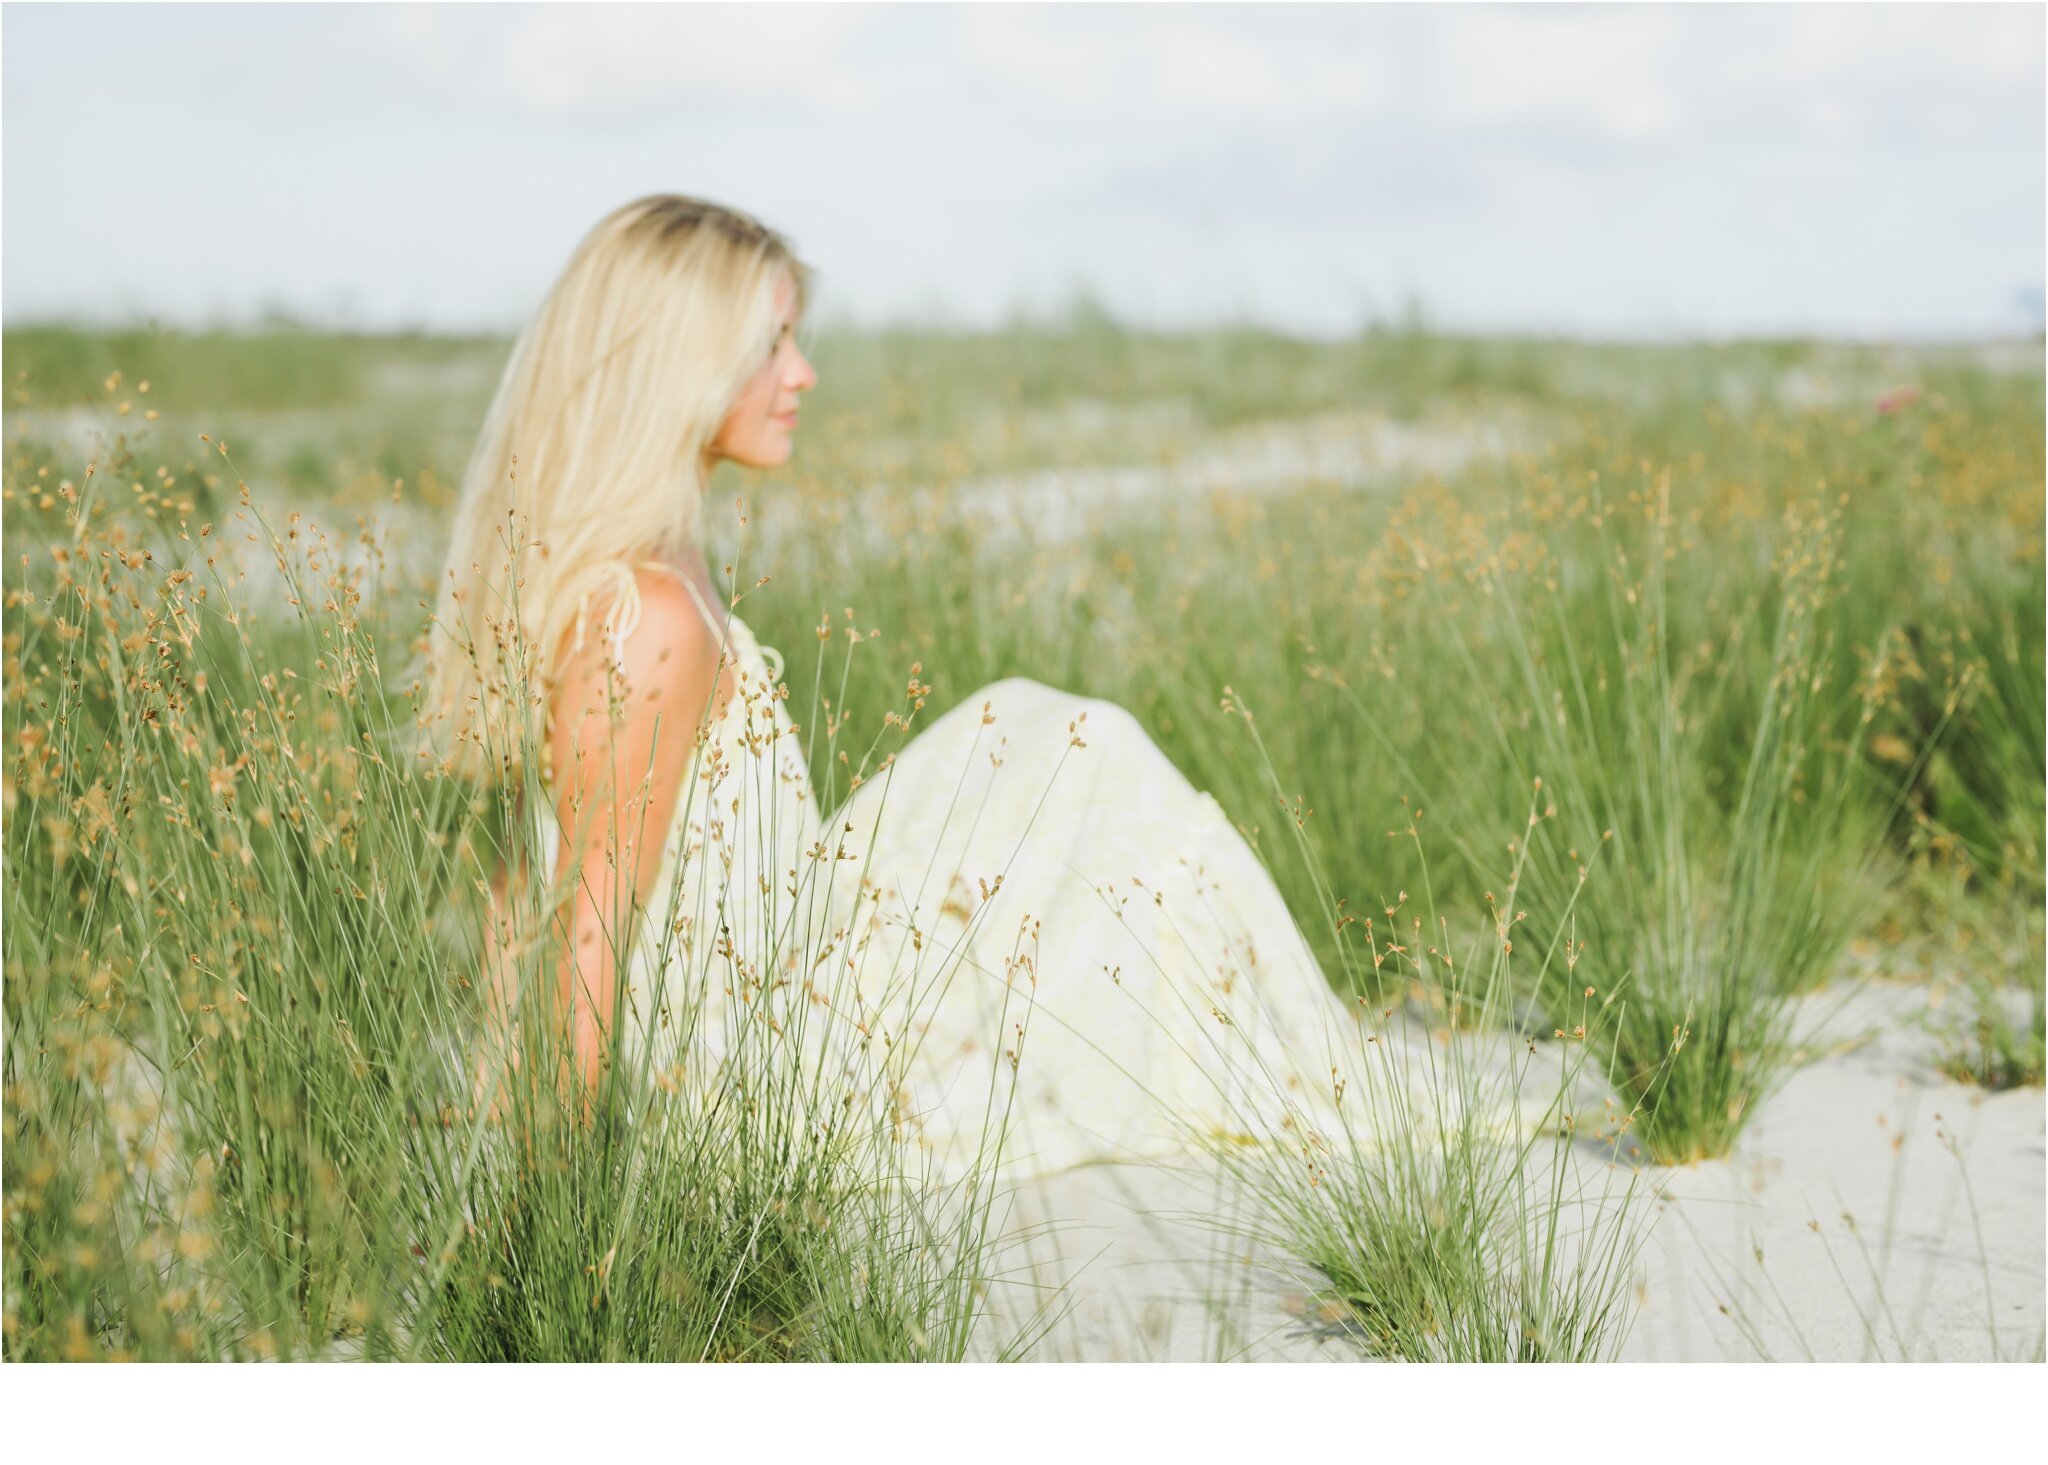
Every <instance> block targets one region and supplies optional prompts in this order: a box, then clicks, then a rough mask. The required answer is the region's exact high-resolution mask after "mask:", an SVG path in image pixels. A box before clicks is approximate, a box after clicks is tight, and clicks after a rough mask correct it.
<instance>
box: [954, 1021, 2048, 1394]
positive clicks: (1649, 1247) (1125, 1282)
mask: <svg viewBox="0 0 2048 1465" xmlns="http://www.w3.org/2000/svg"><path fill="white" fill-rule="evenodd" d="M1927 1006H1928V996H1927V991H1926V990H1925V989H1922V988H1915V987H1897V986H1881V985H1880V986H1872V987H1868V988H1865V989H1863V990H1862V991H1860V992H1858V993H1856V994H1855V995H1854V996H1853V997H1852V998H1850V999H1849V1000H1848V1001H1847V1002H1846V1004H1844V1003H1843V1002H1842V999H1841V998H1839V997H1825V996H1824V997H1823V998H1821V999H1817V1000H1815V1001H1811V1002H1809V1003H1807V1004H1805V1006H1804V1008H1803V1009H1802V1010H1803V1013H1804V1015H1805V1017H1806V1019H1807V1024H1808V1028H1809V1030H1811V1031H1815V1032H1818V1031H1819V1029H1820V1023H1819V1021H1818V1019H1819V1017H1820V1015H1821V1014H1822V1013H1823V1012H1824V1011H1825V1010H1826V1009H1828V1008H1831V1007H1833V1008H1838V1009H1839V1010H1838V1011H1836V1012H1835V1013H1834V1014H1833V1016H1832V1018H1831V1019H1830V1020H1829V1021H1828V1022H1827V1024H1826V1028H1827V1032H1828V1033H1829V1034H1832V1035H1835V1036H1839V1037H1845V1038H1846V1037H1849V1036H1850V1035H1853V1034H1856V1033H1858V1032H1861V1033H1863V1034H1864V1035H1865V1037H1866V1039H1867V1041H1864V1042H1863V1043H1862V1044H1861V1046H1858V1047H1856V1048H1854V1049H1853V1050H1851V1051H1842V1052H1837V1053H1835V1054H1834V1055H1833V1056H1829V1057H1824V1058H1822V1059H1820V1060H1818V1061H1816V1062H1814V1063H1812V1064H1810V1065H1808V1066H1807V1067H1805V1068H1803V1069H1801V1070H1800V1071H1799V1072H1797V1073H1796V1074H1795V1075H1793V1077H1792V1078H1791V1080H1790V1081H1789V1082H1788V1083H1787V1085H1786V1086H1785V1087H1784V1088H1783V1089H1782V1090H1781V1091H1780V1092H1779V1093H1778V1095H1777V1096H1776V1097H1774V1098H1773V1099H1772V1100H1770V1101H1769V1102H1768V1103H1766V1104H1765V1106H1764V1107H1763V1109H1762V1110H1760V1111H1759V1113H1758V1114H1757V1116H1756V1118H1755V1119H1754V1121H1752V1123H1751V1125H1750V1127H1749V1129H1748V1130H1747V1132H1746V1133H1745V1134H1744V1136H1743V1138H1742V1140H1741V1142H1740V1144H1739V1145H1738V1147H1737V1151H1736V1153H1735V1155H1734V1156H1733V1158H1731V1159H1729V1160H1727V1161H1721V1162H1714V1163H1708V1164H1701V1165H1697V1166H1693V1167H1687V1168H1680V1169H1654V1168H1652V1169H1645V1170H1644V1171H1643V1172H1642V1179H1643V1188H1642V1190H1641V1191H1640V1192H1639V1195H1640V1196H1641V1200H1640V1201H1639V1202H1638V1204H1637V1206H1636V1215H1637V1217H1638V1224H1640V1225H1641V1226H1643V1227H1646V1228H1647V1237H1646V1240H1645V1244H1644V1246H1643V1249H1642V1252H1641V1254H1640V1256H1639V1258H1638V1264H1637V1267H1636V1269H1635V1270H1636V1283H1635V1286H1634V1287H1633V1288H1632V1289H1631V1291H1632V1297H1631V1299H1630V1303H1629V1307H1628V1311H1629V1312H1630V1314H1631V1331H1630V1333H1629V1336H1628V1339H1627V1342H1626V1345H1625V1347H1624V1348H1623V1350H1622V1353H1621V1356H1622V1357H1623V1358H1624V1359H1630V1360H1664V1361H1673V1360H1744V1359H1755V1358H1758V1357H1760V1356H1762V1357H1769V1358H1775V1359H1805V1358H1809V1357H1811V1358H1816V1359H1822V1360H1846V1361H1853V1360H1858V1359H1865V1358H1882V1359H1902V1358H1911V1359H1941V1360H1989V1359H1997V1358H2008V1359H2010V1358H2031V1357H2034V1356H2035V1355H2036V1352H2037V1350H2038V1348H2039V1346H2040V1339H2041V1336H2042V1327H2043V1317H2044V1307H2043V1289H2044V1266H2043V1259H2044V1239H2043V1227H2044V1213H2043V1195H2044V1185H2048V1175H2044V1166H2043V1119H2044V1101H2043V1094H2042V1091H2041V1090H2040V1089H2025V1090H2019V1091H2016V1092H2010V1093H2005V1094H1985V1093H1982V1092H1980V1091H1977V1090H1975V1089H1972V1088H1968V1087H1965V1086H1963V1085H1959V1084H1955V1083H1951V1082H1949V1081H1947V1080H1945V1079H1943V1078H1942V1077H1941V1076H1940V1075H1939V1074H1938V1073H1936V1072H1935V1070H1934V1066H1933V1059H1934V1055H1935V1053H1936V1051H1937V1045H1936V1043H1935V1042H1934V1040H1933V1039H1932V1038H1931V1036H1930V1035H1929V1034H1928V1033H1927V1032H1926V1031H1925V1030H1924V1029H1916V1027H1915V1024H1916V1023H1917V1021H1918V1019H1919V1018H1920V1017H1922V1016H1923V1015H1924V1013H1925V1011H1926V1009H1927ZM1530 1082H1531V1084H1532V1085H1533V1084H1535V1083H1536V1082H1537V1079H1536V1077H1535V1076H1534V1075H1532V1076H1531V1080H1530ZM1937 1116H1939V1117H1937ZM1942 1135H1947V1136H1950V1137H1951V1138H1952V1139H1953V1142H1954V1144H1955V1147H1956V1153H1954V1154H1952V1153H1951V1152H1950V1150H1949V1149H1948V1148H1947V1147H1946V1145H1945V1144H1944V1143H1943V1142H1942V1140H1941V1139H1940V1136H1942ZM1539 1149H1541V1150H1543V1151H1545V1152H1547V1151H1548V1146H1547V1145H1544V1146H1539ZM1571 1153H1572V1155H1573V1158H1574V1163H1575V1167H1576V1168H1577V1170H1578V1171H1579V1175H1578V1177H1577V1179H1578V1181H1579V1182H1581V1183H1582V1184H1584V1185H1587V1186H1590V1187H1592V1188H1594V1189H1595V1190H1597V1189H1598V1188H1599V1187H1600V1185H1601V1176H1600V1174H1599V1172H1600V1171H1602V1170H1603V1169H1604V1168H1605V1159H1604V1156H1603V1155H1602V1154H1601V1153H1600V1152H1598V1151H1597V1150H1596V1149H1595V1148H1594V1147H1593V1146H1592V1145H1590V1144H1579V1145H1576V1146H1574V1147H1573V1149H1572V1151H1571ZM1965 1177H1967V1181H1968V1190H1967V1191H1966V1190H1965V1186H1964V1180H1965ZM1531 1183H1532V1184H1535V1183H1540V1179H1539V1178H1538V1177H1535V1176H1532V1177H1531ZM1024 1199H1025V1200H1027V1201H1028V1202H1029V1207H1028V1208H1027V1209H1028V1210H1030V1211H1032V1212H1035V1213H1036V1214H1038V1215H1044V1214H1052V1215H1057V1216H1061V1217H1064V1218H1065V1220H1066V1223H1067V1224H1066V1225H1065V1227H1064V1228H1063V1229H1061V1230H1060V1231H1059V1233H1058V1242H1059V1243H1060V1246H1061V1247H1063V1250H1064V1254H1063V1256H1062V1254H1061V1251H1060V1250H1059V1249H1058V1248H1056V1247H1055V1246H1054V1245H1053V1244H1052V1242H1051V1240H1050V1239H1049V1238H1047V1237H1043V1236H1040V1237H1037V1238H1033V1239H1032V1240H1031V1242H1030V1244H1029V1247H1028V1251H1029V1252H1030V1254H1032V1255H1034V1256H1035V1257H1036V1258H1037V1259H1038V1264H1039V1266H1040V1268H1041V1270H1042V1271H1043V1272H1044V1273H1046V1274H1047V1276H1056V1275H1062V1274H1065V1275H1070V1276H1072V1277H1073V1278H1074V1280H1073V1281H1072V1282H1071V1284H1070V1286H1069V1288H1068V1292H1067V1295H1066V1297H1065V1299H1064V1301H1065V1303H1066V1304H1067V1308H1068V1311H1067V1313H1066V1315H1065V1316H1064V1317H1063V1318H1062V1319H1061V1320H1060V1322H1059V1324H1058V1326H1057V1327H1056V1328H1055V1329H1054V1330H1053V1331H1052V1332H1051V1333H1050V1334H1049V1335H1048V1336H1047V1337H1045V1338H1044V1339H1043V1340H1041V1341H1040V1342H1039V1343H1038V1344H1037V1346H1036V1347H1034V1348H1033V1349H1032V1350H1031V1354H1030V1356H1033V1357H1041V1358H1070V1359H1073V1358H1078V1359H1088V1360H1158V1361H1168V1360H1198V1359H1205V1358H1216V1357H1241V1358H1257V1359H1282V1358H1288V1359H1327V1360H1332V1361H1335V1360H1342V1359H1347V1358H1353V1357H1356V1356H1357V1355H1356V1352H1355V1350H1354V1349H1353V1348H1352V1347H1351V1345H1350V1344H1348V1343H1347V1342H1345V1341H1343V1339H1342V1338H1341V1336H1337V1330H1335V1329H1330V1328H1316V1327H1312V1326H1305V1325H1304V1320H1303V1318H1302V1317H1301V1316H1300V1315H1299V1313H1300V1308H1301V1297H1302V1294H1303V1293H1304V1292H1306V1291H1307V1290H1308V1283H1307V1280H1306V1279H1305V1278H1304V1277H1301V1276H1289V1275H1288V1274H1287V1272H1286V1271H1285V1270H1284V1269H1283V1270H1267V1269H1263V1268H1261V1269H1254V1268H1248V1267H1246V1266H1245V1265H1244V1264H1243V1263H1242V1261H1240V1260H1237V1259H1235V1257H1234V1256H1233V1253H1236V1252H1239V1251H1241V1249H1242V1248H1241V1247H1234V1246H1229V1245H1225V1244H1222V1243H1220V1242H1219V1238H1218V1236H1217V1234H1216V1232H1215V1230H1214V1228H1213V1227H1212V1226H1211V1225H1209V1224H1208V1222H1207V1220H1206V1219H1204V1218H1205V1217H1206V1216H1209V1215H1213V1214H1214V1213H1216V1212H1217V1211H1218V1210H1219V1209H1220V1208H1221V1207H1222V1205H1223V1204H1224V1203H1225V1199H1226V1198H1224V1197H1223V1196H1222V1194H1221V1191H1220V1188H1219V1186H1218V1183H1217V1181H1216V1179H1215V1177H1214V1176H1213V1175H1211V1176H1208V1177H1206V1178H1205V1177H1203V1176H1201V1175H1175V1174H1171V1173H1168V1172H1166V1171H1164V1170H1157V1169H1146V1168H1143V1167H1135V1166H1113V1167H1103V1168H1098V1169H1090V1170H1082V1171H1077V1172H1072V1173H1070V1174H1068V1175H1065V1176H1061V1177H1056V1178H1054V1179H1052V1180H1049V1181H1045V1182H1040V1183H1039V1184H1038V1185H1037V1186H1035V1187H1033V1189H1032V1191H1031V1192H1030V1193H1029V1195H1028V1196H1026V1197H1025V1198H1024ZM1973 1211H1974V1219H1973ZM1190 1217H1192V1218H1193V1219H1190ZM1810 1223H1814V1224H1817V1225H1818V1230H1815V1229H1812V1225H1811V1224H1810ZM1980 1232H1981V1237H1982V1240H1981V1245H1980V1242H1979V1235H1980ZM1759 1250H1760V1251H1761V1261H1759V1259H1758V1251H1759ZM1022 1254H1023V1253H1022V1252H1021V1251H1020V1253H1019V1255H1020V1258H1021V1256H1022ZM1084 1263H1085V1265H1084ZM1062 1269H1064V1272H1063V1271H1062ZM1233 1289H1235V1295H1233ZM998 1290H999V1292H1000V1293H1001V1294H1002V1295H1001V1296H999V1297H998V1298H997V1299H996V1305H997V1306H998V1307H999V1308H1000V1309H1002V1311H1003V1312H1004V1313H1005V1314H1006V1315H1009V1316H1018V1315H1028V1314H1029V1312H1030V1310H1031V1306H1032V1304H1031V1302H1030V1300H1029V1298H1030V1294H1029V1293H1028V1292H1027V1290H1026V1289H1025V1287H1024V1286H1023V1285H1022V1284H1021V1283H1020V1284H1017V1285H1010V1286H1006V1287H1004V1288H1001V1289H998ZM1724 1306H1725V1307H1726V1308H1727V1311H1725V1312H1724V1311H1723V1308H1724ZM1310 1321H1311V1322H1312V1321H1313V1319H1310ZM1006 1336H1007V1332H1006V1331H1005V1329H1004V1327H1003V1326H1002V1325H1001V1324H999V1325H998V1326H997V1327H996V1328H995V1329H992V1330H991V1335H990V1337H989V1339H988V1340H987V1341H986V1344H985V1346H986V1347H988V1348H990V1349H993V1348H994V1347H996V1346H998V1345H999V1344H1000V1343H1001V1342H1002V1341H1003V1340H1004V1338H1005V1337H1006Z"/></svg>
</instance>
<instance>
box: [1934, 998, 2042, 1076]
mask: <svg viewBox="0 0 2048 1465" xmlns="http://www.w3.org/2000/svg"><path fill="white" fill-rule="evenodd" d="M1967 990H1968V993H1969V998H1968V1000H1969V1005H1970V1011H1969V1013H1968V1015H1967V1016H1966V1017H1965V1018H1964V1019H1963V1020H1962V1021H1960V1022H1957V1023H1953V1024H1951V1025H1950V1027H1949V1030H1948V1032H1947V1034H1946V1041H1945V1043H1944V1048H1943V1052H1942V1057H1941V1071H1942V1072H1943V1073H1945V1074H1947V1075H1948V1076H1949V1077H1950V1078H1952V1079H1954V1080H1956V1082H1958V1083H1967V1084H1976V1085H1978V1086H1979V1087H1980V1088H1987V1089H2017V1088H2027V1087H2036V1088H2038V1087H2039V1086H2040V1085H2041V1084H2042V1082H2043V1081H2044V1079H2048V1030H2044V1021H2043V1018H2044V1014H2043V1007H2044V1003H2043V999H2042V992H2041V989H2040V988H2039V987H2036V988H2035V989H2034V991H2033V992H2032V994H2031V995H2030V996H2029V997H2027V998H2026V999H2025V1003H2026V1005H2025V1008H2024V1014H2025V1015H2024V1016H2016V1015H2015V1014H2014V1012H2013V1004H2012V1002H2011V1000H2010V989H2008V988H2007V987H2005V986H2004V985H2003V984H2002V983H1998V982H1994V981H1992V980H1990V979H1989V978H1987V977H1985V976H1982V975H1981V974H1973V975H1972V976H1971V977H1970V979H1969V984H1968V988H1967Z"/></svg>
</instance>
